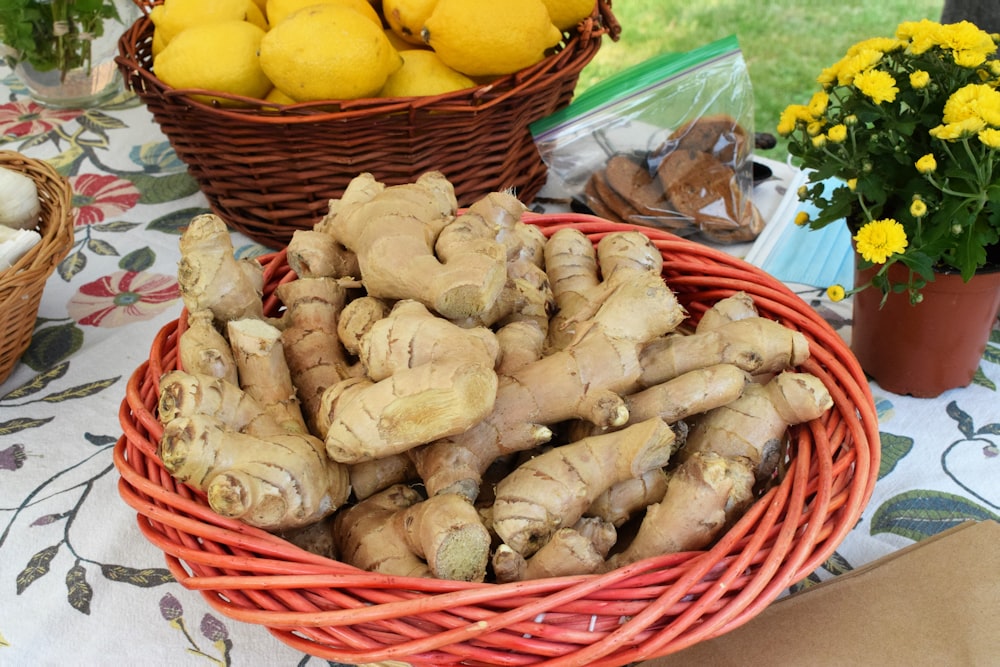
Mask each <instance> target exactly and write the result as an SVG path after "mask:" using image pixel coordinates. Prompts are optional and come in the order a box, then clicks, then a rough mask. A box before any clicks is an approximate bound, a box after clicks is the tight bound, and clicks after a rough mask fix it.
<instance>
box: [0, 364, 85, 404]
mask: <svg viewBox="0 0 1000 667" xmlns="http://www.w3.org/2000/svg"><path fill="white" fill-rule="evenodd" d="M68 369H69V363H68V362H66V363H62V364H59V365H58V366H55V367H53V368H50V369H48V370H47V371H43V372H41V373H39V374H38V375H36V376H35V377H33V378H31V379H30V380H28V381H27V382H25V383H24V384H22V385H21V386H20V387H17V388H16V389H14V390H13V391H11V392H10V393H8V394H7V395H6V396H4V397H3V398H5V399H17V398H24V397H25V396H31V395H32V394H37V393H38V392H40V391H41V390H43V389H45V388H46V387H47V386H49V383H50V382H52V381H53V380H58V379H59V378H61V377H62V376H64V375H66V371H67V370H68Z"/></svg>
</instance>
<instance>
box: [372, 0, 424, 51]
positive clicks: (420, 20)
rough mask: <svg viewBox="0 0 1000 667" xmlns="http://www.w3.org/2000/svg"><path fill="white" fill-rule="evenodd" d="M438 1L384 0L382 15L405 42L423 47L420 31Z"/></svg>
mask: <svg viewBox="0 0 1000 667" xmlns="http://www.w3.org/2000/svg"><path fill="white" fill-rule="evenodd" d="M437 2H438V0H382V14H383V15H384V16H385V22H386V23H388V24H389V28H390V29H391V30H392V31H393V32H394V33H396V34H397V35H399V37H400V38H402V39H403V40H404V41H407V42H409V43H411V44H420V45H423V43H424V40H423V38H422V37H421V36H420V31H421V30H423V28H424V21H426V20H427V17H428V16H430V15H431V12H432V11H434V5H436V4H437Z"/></svg>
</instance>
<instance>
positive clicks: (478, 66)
mask: <svg viewBox="0 0 1000 667" xmlns="http://www.w3.org/2000/svg"><path fill="white" fill-rule="evenodd" d="M422 32H423V38H424V41H426V42H427V43H428V44H430V46H431V48H432V49H434V50H435V51H436V52H437V54H438V55H439V56H441V60H443V61H444V62H445V64H446V65H448V66H449V67H452V68H453V69H456V70H458V71H459V72H462V73H463V74H466V75H468V76H472V77H477V76H500V75H503V74H510V73H512V72H516V71H518V70H521V69H524V68H525V67H530V66H531V65H534V64H535V63H537V62H538V61H540V60H541V59H542V58H544V57H545V51H546V50H547V49H549V48H551V47H553V46H555V45H556V44H558V43H559V41H560V40H561V39H562V33H561V32H560V31H559V28H557V27H555V26H554V25H553V24H552V21H551V20H550V19H549V12H548V10H547V9H546V8H545V5H544V4H542V0H506V1H505V2H497V0H438V2H437V4H436V5H435V6H434V11H433V12H431V15H430V16H429V17H427V21H425V22H424V29H423V31H422Z"/></svg>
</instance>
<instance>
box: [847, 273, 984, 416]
mask: <svg viewBox="0 0 1000 667" xmlns="http://www.w3.org/2000/svg"><path fill="white" fill-rule="evenodd" d="M905 271H906V269H905V268H904V267H902V266H900V265H898V264H896V265H893V266H892V267H890V270H889V275H890V278H891V279H892V280H894V281H902V280H905ZM873 272H874V269H866V270H863V271H862V270H857V271H855V281H856V282H855V284H858V285H860V284H863V283H865V282H867V281H868V280H869V279H870V278H871V275H872V273H873ZM921 293H922V294H923V297H924V299H923V301H922V302H920V303H919V304H917V305H910V301H909V297H908V296H907V295H906V294H905V293H903V294H895V293H893V294H890V295H889V298H888V299H887V301H886V303H885V305H884V306H883V307H882V308H879V303H880V302H881V300H882V293H881V291H879V290H877V289H866V290H862V291H861V292H859V293H858V294H856V295H855V296H854V326H853V331H852V333H851V350H852V351H853V352H854V354H855V356H857V358H858V361H859V362H860V363H861V367H862V368H863V369H864V370H865V372H866V373H867V374H868V375H870V376H871V377H872V378H873V379H874V380H875V381H876V382H878V384H879V386H880V387H882V388H883V389H885V390H887V391H891V392H893V393H896V394H909V395H912V396H916V397H919V398H930V397H934V396H938V395H939V394H941V393H942V392H944V391H947V390H948V389H954V388H956V387H964V386H967V385H968V384H969V383H970V382H972V378H973V377H974V376H975V374H976V370H977V369H978V368H979V362H980V360H981V359H982V356H983V352H984V351H985V349H986V343H987V342H988V341H989V337H990V331H991V329H992V328H993V325H994V324H995V323H996V320H997V314H998V311H1000V270H995V271H988V272H986V271H984V272H981V273H978V274H976V275H975V276H973V278H972V279H971V280H970V281H969V282H968V283H966V282H963V281H962V277H961V276H960V275H958V274H951V273H938V274H936V277H935V280H934V281H933V282H930V283H928V284H927V286H926V287H925V288H924V289H923V290H921Z"/></svg>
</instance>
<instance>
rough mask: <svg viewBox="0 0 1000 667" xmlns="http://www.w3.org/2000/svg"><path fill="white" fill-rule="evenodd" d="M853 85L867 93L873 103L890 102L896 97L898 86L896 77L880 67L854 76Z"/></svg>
mask: <svg viewBox="0 0 1000 667" xmlns="http://www.w3.org/2000/svg"><path fill="white" fill-rule="evenodd" d="M854 87H855V88H857V89H858V90H860V91H861V92H862V93H864V94H865V95H867V96H868V97H869V98H870V99H871V101H872V102H874V103H875V104H882V102H892V101H893V100H895V99H896V93H898V92H899V88H897V87H896V79H894V78H892V75H891V74H889V73H888V72H884V71H882V70H880V69H872V70H867V71H865V72H861V73H860V74H858V75H857V76H856V77H854Z"/></svg>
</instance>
